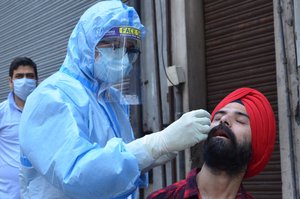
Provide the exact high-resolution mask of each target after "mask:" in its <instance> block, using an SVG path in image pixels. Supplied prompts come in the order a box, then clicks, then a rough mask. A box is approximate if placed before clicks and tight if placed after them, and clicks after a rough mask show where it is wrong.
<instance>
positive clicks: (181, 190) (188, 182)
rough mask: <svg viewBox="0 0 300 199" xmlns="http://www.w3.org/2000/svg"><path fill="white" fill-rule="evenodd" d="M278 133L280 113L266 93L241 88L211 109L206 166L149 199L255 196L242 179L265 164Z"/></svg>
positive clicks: (237, 198)
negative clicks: (274, 111)
mask: <svg viewBox="0 0 300 199" xmlns="http://www.w3.org/2000/svg"><path fill="white" fill-rule="evenodd" d="M275 137H276V122H275V117H274V113H273V110H272V107H271V105H270V103H269V101H268V100H267V98H266V97H265V96H264V95H263V94H262V93H260V92H259V91H257V90H255V89H251V88H240V89H237V90H235V91H233V92H232V93H230V94H229V95H227V96H226V97H225V98H224V99H223V100H222V101H221V102H220V103H219V104H218V105H217V106H216V107H215V109H214V111H213V112H212V114H211V130H210V132H209V134H208V138H207V139H206V140H205V143H204V154H203V155H204V164H203V166H202V168H196V169H193V170H192V171H191V172H190V173H189V174H188V176H187V178H186V179H185V180H182V181H179V182H177V183H174V184H172V185H170V186H168V187H166V188H164V189H161V190H158V191H155V192H154V193H152V194H151V195H149V196H148V197H147V199H154V198H155V199H159V198H161V199H162V198H164V199H166V198H172V199H188V198H189V199H191V198H198V199H207V198H214V199H215V198H217V199H253V196H251V195H250V194H249V193H247V192H246V191H245V189H244V188H243V185H242V181H243V179H246V178H250V177H253V176H255V175H257V174H259V173H260V172H261V171H262V170H263V169H264V167H265V166H266V164H267V163H268V161H269V159H270V157H271V155H272V152H273V148H274V144H275Z"/></svg>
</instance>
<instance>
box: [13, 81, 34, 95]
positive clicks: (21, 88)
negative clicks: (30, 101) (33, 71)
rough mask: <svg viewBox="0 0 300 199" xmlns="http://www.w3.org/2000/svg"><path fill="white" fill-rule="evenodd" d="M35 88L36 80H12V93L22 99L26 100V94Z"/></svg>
mask: <svg viewBox="0 0 300 199" xmlns="http://www.w3.org/2000/svg"><path fill="white" fill-rule="evenodd" d="M35 88H36V80H35V79H29V78H21V79H14V80H13V89H14V94H15V95H16V96H18V97H19V98H20V99H22V100H23V101H26V99H27V97H28V95H29V94H30V93H31V92H32V91H33V90H34V89H35Z"/></svg>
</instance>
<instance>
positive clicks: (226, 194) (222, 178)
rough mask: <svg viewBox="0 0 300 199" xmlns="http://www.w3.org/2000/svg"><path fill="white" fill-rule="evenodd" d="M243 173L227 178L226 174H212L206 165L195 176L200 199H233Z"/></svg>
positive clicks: (221, 172)
mask: <svg viewBox="0 0 300 199" xmlns="http://www.w3.org/2000/svg"><path fill="white" fill-rule="evenodd" d="M243 176H244V173H241V174H239V175H236V176H229V175H228V174H227V173H225V172H223V171H220V172H213V171H212V170H211V169H210V168H208V167H207V165H206V164H204V165H203V167H202V168H201V170H200V172H199V173H198V174H197V178H196V180H197V186H198V189H199V192H200V195H201V197H202V199H209V198H218V199H235V198H236V195H237V192H238V190H239V188H240V184H241V183H242V180H243Z"/></svg>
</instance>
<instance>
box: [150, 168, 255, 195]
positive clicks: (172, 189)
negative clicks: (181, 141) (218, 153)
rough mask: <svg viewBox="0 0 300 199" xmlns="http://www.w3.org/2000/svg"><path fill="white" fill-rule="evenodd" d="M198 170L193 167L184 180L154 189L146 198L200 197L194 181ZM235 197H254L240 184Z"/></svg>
mask: <svg viewBox="0 0 300 199" xmlns="http://www.w3.org/2000/svg"><path fill="white" fill-rule="evenodd" d="M199 171H200V169H193V170H192V171H191V172H190V173H189V174H188V176H187V178H186V179H185V180H181V181H179V182H177V183H174V184H172V185H169V186H168V187H166V188H164V189H160V190H158V191H155V192H153V193H152V194H151V195H149V196H148V197H147V199H167V198H172V199H201V196H200V193H199V191H198V187H197V182H196V176H197V173H198V172H199ZM236 199H254V197H253V196H251V195H250V194H248V193H247V192H246V191H245V190H244V188H243V186H242V185H241V186H240V189H239V191H238V193H237V195H236Z"/></svg>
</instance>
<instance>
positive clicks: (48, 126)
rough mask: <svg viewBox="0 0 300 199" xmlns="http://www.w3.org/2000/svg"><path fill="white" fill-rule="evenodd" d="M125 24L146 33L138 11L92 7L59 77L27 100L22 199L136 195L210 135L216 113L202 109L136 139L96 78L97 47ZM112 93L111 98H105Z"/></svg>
mask: <svg viewBox="0 0 300 199" xmlns="http://www.w3.org/2000/svg"><path fill="white" fill-rule="evenodd" d="M122 26H129V27H132V28H135V29H138V30H139V31H140V32H141V34H142V35H143V34H144V27H143V25H142V24H141V23H140V19H139V17H138V15H137V13H136V11H135V10H134V9H133V8H131V7H128V6H126V5H124V4H122V3H121V1H101V2H99V3H97V4H95V5H94V6H92V7H91V8H89V9H88V10H87V11H86V12H85V13H84V14H83V15H82V16H81V18H80V20H79V22H78V23H77V25H76V27H75V29H74V30H73V32H72V34H71V37H70V39H69V43H68V49H67V55H66V58H65V60H64V63H63V65H62V66H61V68H60V71H58V72H56V73H55V74H53V75H52V76H50V77H49V78H47V79H46V80H44V81H43V82H42V83H41V84H40V85H39V86H38V87H37V88H36V89H35V90H34V91H33V92H32V94H31V95H30V96H29V97H28V98H27V101H26V104H25V107H24V110H23V114H22V117H21V122H20V147H21V195H22V198H24V199H67V198H73V199H111V198H128V197H134V192H135V190H136V189H137V187H139V186H144V185H147V179H146V175H144V174H142V173H143V172H142V171H144V170H145V169H149V168H151V167H153V166H154V165H156V164H157V163H161V162H162V161H164V160H168V159H169V158H170V154H172V152H174V151H180V150H183V149H185V148H188V147H190V146H192V145H194V144H196V143H198V142H199V141H201V140H203V139H205V138H206V137H207V135H206V134H207V133H208V131H209V125H210V119H209V117H210V115H209V113H207V112H206V111H204V110H197V111H191V112H189V113H186V114H184V115H183V116H182V117H181V118H180V119H179V120H177V121H176V122H174V123H172V124H171V125H170V126H168V127H167V128H166V129H164V130H162V131H161V132H157V133H153V134H150V135H147V136H144V137H143V138H139V139H136V140H134V136H133V132H132V128H131V125H130V121H129V116H128V107H127V106H126V105H122V104H120V103H119V102H121V101H124V100H123V99H122V95H121V93H120V92H118V91H117V90H116V89H114V88H112V87H110V86H111V85H109V84H106V83H103V82H102V83H101V81H97V80H96V79H95V74H94V63H95V47H96V45H97V44H98V43H99V41H100V40H101V39H102V38H103V36H104V35H105V33H107V32H108V31H109V30H111V29H112V28H114V27H122ZM100 59H101V57H100ZM107 93H109V95H110V99H112V100H103V99H105V96H107Z"/></svg>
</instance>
